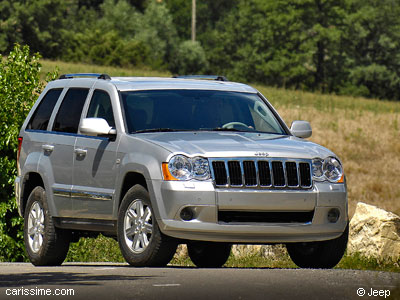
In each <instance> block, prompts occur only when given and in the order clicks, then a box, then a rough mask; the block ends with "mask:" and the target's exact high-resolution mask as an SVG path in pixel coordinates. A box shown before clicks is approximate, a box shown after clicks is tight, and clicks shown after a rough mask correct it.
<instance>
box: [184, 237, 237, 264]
mask: <svg viewBox="0 0 400 300" xmlns="http://www.w3.org/2000/svg"><path fill="white" fill-rule="evenodd" d="M187 247H188V254H189V257H190V259H191V260H192V262H193V263H194V264H195V265H196V266H197V267H199V268H220V267H222V266H223V265H224V264H225V263H226V261H227V260H228V258H229V255H230V254H231V248H232V245H231V244H227V243H213V242H190V243H188V245H187Z"/></svg>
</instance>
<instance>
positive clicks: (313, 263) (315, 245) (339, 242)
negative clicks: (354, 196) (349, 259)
mask: <svg viewBox="0 0 400 300" xmlns="http://www.w3.org/2000/svg"><path fill="white" fill-rule="evenodd" d="M348 236H349V225H348V224H347V227H346V229H345V231H344V232H343V234H342V235H341V236H340V237H338V238H336V239H333V240H329V241H323V242H311V243H293V244H286V248H287V250H288V252H289V256H290V258H291V259H292V261H293V262H294V263H295V264H296V265H297V266H299V267H300V268H315V269H331V268H333V267H334V266H336V265H337V264H338V263H339V261H340V260H341V259H342V257H343V255H344V252H345V251H346V247H347V241H348Z"/></svg>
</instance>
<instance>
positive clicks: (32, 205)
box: [24, 186, 70, 266]
mask: <svg viewBox="0 0 400 300" xmlns="http://www.w3.org/2000/svg"><path fill="white" fill-rule="evenodd" d="M24 242H25V248H26V252H27V254H28V257H29V260H30V261H31V262H32V264H33V265H35V266H58V265H61V264H62V263H63V261H64V259H65V257H66V256H67V253H68V249H69V242H70V233H69V232H68V231H65V230H63V229H59V228H56V227H55V226H54V224H53V220H52V218H51V216H50V213H49V209H48V207H47V200H46V191H45V189H44V188H43V187H41V186H37V187H35V188H34V189H33V190H32V192H31V193H30V195H29V198H28V202H27V205H26V208H25V215H24Z"/></svg>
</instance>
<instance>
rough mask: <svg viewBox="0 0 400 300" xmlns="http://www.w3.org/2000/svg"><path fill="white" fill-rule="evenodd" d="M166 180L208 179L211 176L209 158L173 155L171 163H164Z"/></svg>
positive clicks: (163, 168)
mask: <svg viewBox="0 0 400 300" xmlns="http://www.w3.org/2000/svg"><path fill="white" fill-rule="evenodd" d="M162 170H163V175H164V179H165V180H190V179H197V180H206V179H209V178H210V167H209V165H208V160H207V159H206V158H203V157H194V158H189V157H186V156H184V155H180V154H179V155H175V156H173V157H172V158H171V159H170V161H169V163H163V166H162Z"/></svg>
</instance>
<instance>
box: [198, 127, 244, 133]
mask: <svg viewBox="0 0 400 300" xmlns="http://www.w3.org/2000/svg"><path fill="white" fill-rule="evenodd" d="M199 130H201V131H236V132H247V131H243V130H239V129H236V128H223V127H216V128H200V129H199Z"/></svg>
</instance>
